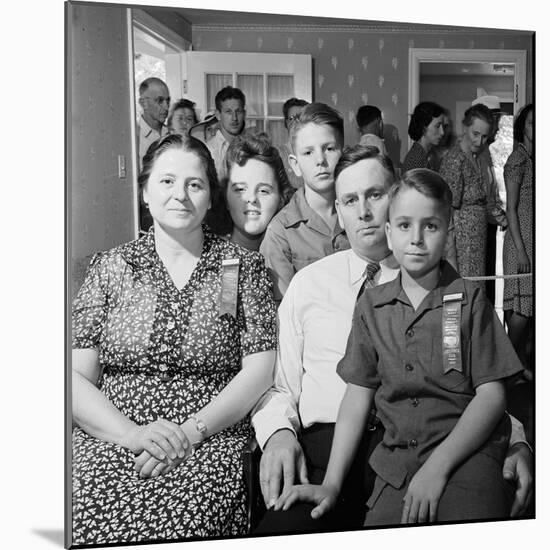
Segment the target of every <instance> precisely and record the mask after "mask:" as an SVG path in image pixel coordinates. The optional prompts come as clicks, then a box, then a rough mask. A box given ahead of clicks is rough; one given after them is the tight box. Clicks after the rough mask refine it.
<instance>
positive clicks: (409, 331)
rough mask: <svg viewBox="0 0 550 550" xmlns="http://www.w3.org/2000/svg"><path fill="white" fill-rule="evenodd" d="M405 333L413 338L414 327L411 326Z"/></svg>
mask: <svg viewBox="0 0 550 550" xmlns="http://www.w3.org/2000/svg"><path fill="white" fill-rule="evenodd" d="M405 334H406V335H407V336H408V337H409V338H412V337H413V336H414V329H412V328H410V329H409V330H408V331H407V332H405Z"/></svg>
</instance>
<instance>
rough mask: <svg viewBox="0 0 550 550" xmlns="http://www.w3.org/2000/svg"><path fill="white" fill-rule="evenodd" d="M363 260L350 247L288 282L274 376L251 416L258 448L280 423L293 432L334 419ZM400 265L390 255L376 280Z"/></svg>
mask: <svg viewBox="0 0 550 550" xmlns="http://www.w3.org/2000/svg"><path fill="white" fill-rule="evenodd" d="M366 265H367V262H366V261H365V260H363V259H361V258H360V257H359V256H357V255H356V254H355V252H353V250H351V249H350V250H344V251H342V252H336V253H334V254H331V255H330V256H326V257H325V258H322V259H321V260H319V261H317V262H315V263H313V264H311V265H309V266H307V267H305V268H304V269H302V270H300V271H298V273H296V275H295V276H294V277H293V279H292V281H291V282H290V285H289V287H288V289H287V291H286V293H285V295H284V298H283V300H282V302H281V305H280V306H279V311H278V315H279V345H278V349H277V363H276V372H275V382H274V385H273V386H272V388H271V389H270V390H268V391H267V392H266V394H264V396H263V397H262V399H261V400H260V401H259V403H258V405H257V406H256V408H255V411H254V413H253V416H252V424H253V426H254V429H255V430H256V438H257V439H258V442H259V444H260V446H261V447H262V448H263V446H264V445H265V442H266V441H267V440H268V439H269V437H270V436H271V435H272V434H273V433H274V432H275V431H277V430H280V429H281V428H288V429H290V430H292V431H293V432H295V433H296V432H298V431H299V430H300V428H301V427H304V428H307V427H309V426H311V425H312V424H315V423H317V422H336V416H337V414H338V408H339V407H340V402H341V400H342V397H343V396H344V391H345V389H346V384H345V382H344V381H343V380H342V379H341V378H340V377H339V376H338V374H336V365H337V364H338V361H339V360H340V359H341V358H342V357H343V356H344V352H345V350H346V343H347V340H348V335H349V332H350V330H351V321H352V317H353V309H354V307H355V301H356V298H357V293H358V292H359V289H360V287H361V284H362V282H363V280H364V278H365V269H366ZM398 271H399V269H398V265H397V263H396V261H395V259H394V258H393V256H392V255H390V256H388V258H386V259H385V260H382V262H380V270H379V271H378V273H377V274H376V275H375V283H376V284H380V283H385V282H388V281H391V280H393V279H394V278H395V277H396V275H397V273H398Z"/></svg>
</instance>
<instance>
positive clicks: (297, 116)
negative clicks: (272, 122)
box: [287, 113, 300, 122]
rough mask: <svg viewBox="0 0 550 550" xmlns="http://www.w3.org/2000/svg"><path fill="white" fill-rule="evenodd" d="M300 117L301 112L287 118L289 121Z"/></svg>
mask: <svg viewBox="0 0 550 550" xmlns="http://www.w3.org/2000/svg"><path fill="white" fill-rule="evenodd" d="M299 118H300V114H299V113H298V114H297V115H292V116H289V117H288V118H287V120H288V122H294V121H295V120H298V119H299Z"/></svg>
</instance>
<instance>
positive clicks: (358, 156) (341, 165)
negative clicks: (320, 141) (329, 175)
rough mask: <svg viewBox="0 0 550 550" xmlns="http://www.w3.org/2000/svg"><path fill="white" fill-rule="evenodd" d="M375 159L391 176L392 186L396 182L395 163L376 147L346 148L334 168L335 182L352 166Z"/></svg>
mask: <svg viewBox="0 0 550 550" xmlns="http://www.w3.org/2000/svg"><path fill="white" fill-rule="evenodd" d="M367 159H375V160H377V161H378V162H379V163H380V164H381V165H382V167H383V168H384V169H385V170H386V171H387V172H388V174H389V176H390V185H391V184H392V183H393V182H394V180H395V170H394V168H393V162H392V160H391V159H390V157H388V156H387V155H383V154H382V153H381V152H380V150H379V149H378V147H375V146H374V145H360V144H357V145H354V146H352V147H346V148H345V149H344V151H343V153H342V156H341V157H340V159H339V160H338V164H337V165H336V167H335V168H334V181H336V180H337V179H338V176H339V175H340V174H341V173H342V172H343V171H344V170H345V169H346V168H349V167H350V166H353V165H354V164H356V163H358V162H359V161H361V160H367Z"/></svg>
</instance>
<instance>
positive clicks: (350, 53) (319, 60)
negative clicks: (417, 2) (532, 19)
mask: <svg viewBox="0 0 550 550" xmlns="http://www.w3.org/2000/svg"><path fill="white" fill-rule="evenodd" d="M193 44H194V46H195V49H197V50H201V51H226V50H227V49H231V50H232V51H235V52H256V51H261V52H266V53H303V54H310V55H311V56H312V59H313V88H314V89H313V98H314V99H315V100H317V101H322V102H325V103H329V104H331V105H333V106H334V107H335V108H336V109H338V111H339V112H340V113H341V114H342V116H343V118H344V122H345V134H346V143H348V144H351V143H355V142H356V141H357V140H358V133H357V129H356V127H355V112H356V111H357V109H358V107H359V106H360V105H363V104H366V103H371V104H373V105H377V106H378V107H379V108H380V109H381V110H382V112H383V116H384V122H385V125H386V129H385V134H386V135H385V138H386V144H387V145H388V151H389V153H390V156H392V158H393V160H394V161H395V162H397V163H399V161H400V160H402V159H403V157H404V156H405V154H406V152H407V146H408V141H407V139H408V136H407V125H408V113H407V111H408V70H409V69H408V59H409V57H408V56H409V48H462V49H464V48H476V49H499V48H500V49H512V50H516V49H518V50H527V52H528V55H527V58H528V61H527V77H528V83H527V99H528V101H530V100H531V98H532V84H531V78H532V45H531V37H530V36H529V35H527V34H521V35H519V34H516V33H512V32H507V31H495V33H494V34H492V33H490V34H489V33H487V34H485V33H480V34H476V35H475V36H474V35H472V34H467V33H465V32H462V31H461V32H456V33H451V32H440V33H439V32H433V33H426V32H425V31H422V32H391V31H385V32H383V31H380V30H374V31H372V32H370V31H369V32H365V31H364V30H354V29H353V28H351V29H350V30H342V31H339V30H337V31H331V30H326V31H325V30H323V29H321V30H311V29H308V28H307V27H306V28H303V29H298V28H296V29H292V28H291V29H288V30H283V29H273V30H271V29H269V28H267V27H264V28H261V29H260V28H258V29H253V28H250V29H247V28H243V27H238V28H235V29H231V28H225V29H222V28H208V27H206V26H204V27H199V28H194V29H193ZM228 44H230V47H229V48H228Z"/></svg>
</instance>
